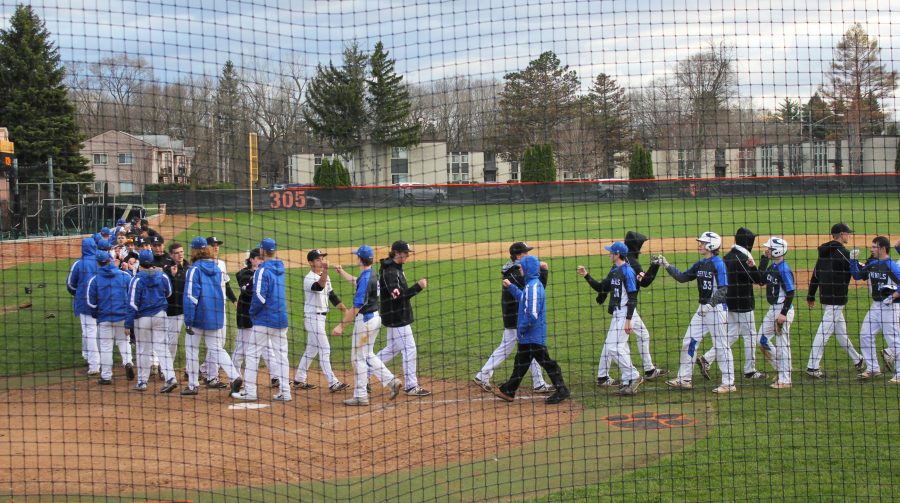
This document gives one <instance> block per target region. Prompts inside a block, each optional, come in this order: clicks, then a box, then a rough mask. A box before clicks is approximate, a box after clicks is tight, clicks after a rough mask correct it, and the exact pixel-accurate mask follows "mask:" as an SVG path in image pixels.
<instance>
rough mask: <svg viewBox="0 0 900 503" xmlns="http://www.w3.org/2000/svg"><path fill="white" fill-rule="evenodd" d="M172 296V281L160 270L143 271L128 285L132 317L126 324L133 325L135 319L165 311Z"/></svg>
mask: <svg viewBox="0 0 900 503" xmlns="http://www.w3.org/2000/svg"><path fill="white" fill-rule="evenodd" d="M170 295H172V281H170V280H169V277H168V276H166V275H165V274H163V272H162V271H160V270H159V269H149V270H145V271H141V272H139V273H138V274H137V276H135V277H134V278H132V279H131V283H130V284H129V285H128V305H129V306H130V307H131V317H130V319H129V320H128V321H127V322H126V323H125V325H126V326H128V327H131V326H132V325H133V321H134V318H144V317H147V316H153V315H154V314H156V313H158V312H160V311H165V310H166V309H167V308H168V307H169V300H168V298H169V296H170Z"/></svg>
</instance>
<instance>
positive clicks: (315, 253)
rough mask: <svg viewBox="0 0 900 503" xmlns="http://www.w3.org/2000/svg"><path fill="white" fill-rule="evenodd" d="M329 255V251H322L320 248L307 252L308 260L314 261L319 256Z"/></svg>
mask: <svg viewBox="0 0 900 503" xmlns="http://www.w3.org/2000/svg"><path fill="white" fill-rule="evenodd" d="M327 255H328V254H327V253H322V250H319V249H315V250H310V251H309V253H307V254H306V261H307V262H312V261H313V260H315V259H317V258H319V257H325V256H327Z"/></svg>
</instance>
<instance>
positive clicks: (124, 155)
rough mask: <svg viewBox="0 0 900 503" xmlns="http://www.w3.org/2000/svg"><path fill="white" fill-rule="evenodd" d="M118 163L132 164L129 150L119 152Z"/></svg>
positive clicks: (132, 159)
mask: <svg viewBox="0 0 900 503" xmlns="http://www.w3.org/2000/svg"><path fill="white" fill-rule="evenodd" d="M119 164H120V165H122V164H134V156H133V155H132V154H131V152H119Z"/></svg>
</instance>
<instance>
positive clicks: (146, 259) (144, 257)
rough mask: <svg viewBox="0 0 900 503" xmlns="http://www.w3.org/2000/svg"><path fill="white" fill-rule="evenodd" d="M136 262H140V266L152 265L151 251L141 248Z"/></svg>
mask: <svg viewBox="0 0 900 503" xmlns="http://www.w3.org/2000/svg"><path fill="white" fill-rule="evenodd" d="M138 262H140V263H141V267H152V266H153V262H154V258H153V252H152V251H150V250H141V253H138Z"/></svg>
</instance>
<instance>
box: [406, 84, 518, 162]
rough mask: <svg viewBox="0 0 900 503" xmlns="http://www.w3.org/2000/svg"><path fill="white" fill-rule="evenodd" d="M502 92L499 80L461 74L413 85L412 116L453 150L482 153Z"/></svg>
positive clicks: (426, 130)
mask: <svg viewBox="0 0 900 503" xmlns="http://www.w3.org/2000/svg"><path fill="white" fill-rule="evenodd" d="M499 91H500V84H499V82H497V81H496V80H478V79H471V78H468V77H465V76H462V75H457V76H453V77H448V78H444V79H440V80H437V81H435V82H433V83H431V84H427V85H416V86H412V87H411V96H412V100H413V111H412V115H413V118H414V119H416V120H418V121H419V122H420V123H421V124H423V126H424V131H425V132H426V133H428V134H431V135H432V136H434V137H436V138H440V139H442V140H446V141H447V146H448V148H449V149H450V150H451V151H472V150H483V149H484V143H485V142H484V139H485V136H486V134H487V130H488V129H489V127H490V124H492V123H493V121H494V119H495V117H496V114H497V95H498V93H499Z"/></svg>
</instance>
